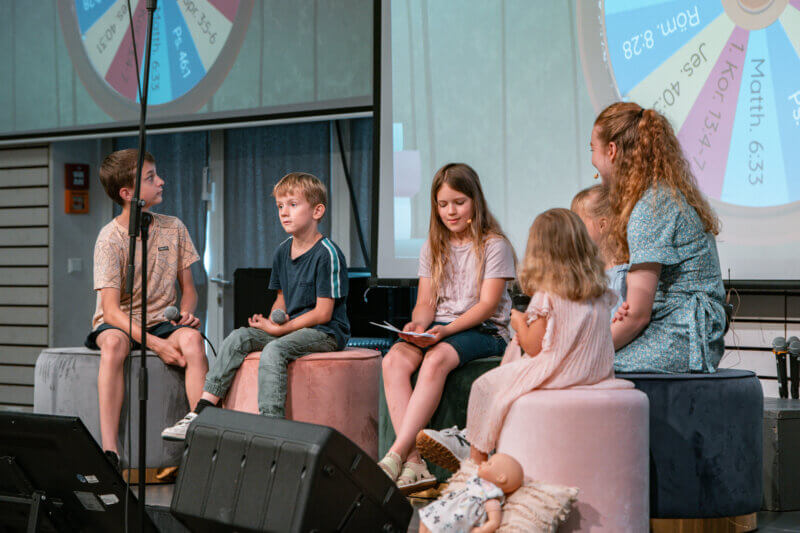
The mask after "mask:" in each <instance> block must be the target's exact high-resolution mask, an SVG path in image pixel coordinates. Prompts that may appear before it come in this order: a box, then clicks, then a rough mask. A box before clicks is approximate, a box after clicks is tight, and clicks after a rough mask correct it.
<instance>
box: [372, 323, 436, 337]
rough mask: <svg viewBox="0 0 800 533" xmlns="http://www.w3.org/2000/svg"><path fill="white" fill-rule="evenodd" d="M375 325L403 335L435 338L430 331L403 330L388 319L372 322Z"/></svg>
mask: <svg viewBox="0 0 800 533" xmlns="http://www.w3.org/2000/svg"><path fill="white" fill-rule="evenodd" d="M370 324H372V325H373V326H378V327H379V328H383V329H388V330H389V331H393V332H395V333H402V334H403V335H411V336H412V337H430V338H431V339H433V338H435V337H436V336H435V335H431V334H430V333H412V332H411V331H402V330H399V329H397V328H396V327H394V326H393V325H391V324H389V323H388V322H387V321H385V320H384V321H383V324H378V323H377V322H370Z"/></svg>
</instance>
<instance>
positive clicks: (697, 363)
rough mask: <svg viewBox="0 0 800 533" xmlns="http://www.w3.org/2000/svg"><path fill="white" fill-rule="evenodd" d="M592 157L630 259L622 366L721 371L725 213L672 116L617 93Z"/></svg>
mask: <svg viewBox="0 0 800 533" xmlns="http://www.w3.org/2000/svg"><path fill="white" fill-rule="evenodd" d="M590 146H591V149H592V164H593V165H594V166H595V167H596V168H597V170H598V171H599V173H600V175H601V177H602V179H603V182H604V183H605V184H606V185H608V186H609V188H610V192H611V205H612V208H613V211H614V219H613V221H612V228H611V240H612V242H613V243H614V244H615V250H616V251H615V254H616V255H617V260H618V261H619V262H626V261H627V262H629V263H630V265H631V268H630V271H629V273H628V278H627V286H628V292H627V300H626V302H625V304H623V306H622V308H621V309H620V311H618V312H617V316H616V318H615V320H614V323H612V325H611V331H612V337H613V339H614V348H615V350H616V356H615V363H614V368H615V370H616V371H617V372H663V373H672V372H714V371H715V370H716V368H717V365H718V364H719V361H720V359H721V358H722V354H723V350H724V339H723V336H724V330H725V308H724V299H725V292H724V287H723V284H722V276H721V273H720V267H719V257H718V255H717V246H716V240H715V235H717V234H718V233H719V221H718V219H717V217H716V214H715V213H714V211H713V210H712V209H711V206H710V205H709V204H708V202H707V201H706V199H705V198H704V197H703V195H702V193H701V192H700V190H699V188H698V186H697V182H696V181H695V179H694V176H692V174H691V171H690V170H689V165H688V163H687V162H686V159H685V157H684V155H683V152H682V150H681V147H680V144H679V143H678V139H677V138H676V136H675V133H674V132H673V130H672V127H671V126H670V124H669V122H668V121H667V119H666V118H665V117H664V116H663V115H661V114H660V113H658V112H656V111H655V110H653V109H642V108H641V107H640V106H639V105H638V104H635V103H622V102H618V103H616V104H612V105H611V106H609V107H607V108H606V109H605V110H604V111H603V112H602V113H600V115H599V116H598V118H597V120H596V121H595V125H594V128H593V130H592V139H591V143H590Z"/></svg>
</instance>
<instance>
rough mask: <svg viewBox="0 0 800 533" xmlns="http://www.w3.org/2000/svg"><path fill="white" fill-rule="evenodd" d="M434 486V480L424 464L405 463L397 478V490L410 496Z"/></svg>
mask: <svg viewBox="0 0 800 533" xmlns="http://www.w3.org/2000/svg"><path fill="white" fill-rule="evenodd" d="M434 486H436V478H435V477H433V475H431V473H430V472H428V467H427V466H425V463H414V462H412V461H406V462H405V463H403V471H402V472H401V473H400V477H398V478H397V488H398V489H400V492H402V493H403V494H412V493H414V492H419V491H422V490H425V489H429V488H431V487H434Z"/></svg>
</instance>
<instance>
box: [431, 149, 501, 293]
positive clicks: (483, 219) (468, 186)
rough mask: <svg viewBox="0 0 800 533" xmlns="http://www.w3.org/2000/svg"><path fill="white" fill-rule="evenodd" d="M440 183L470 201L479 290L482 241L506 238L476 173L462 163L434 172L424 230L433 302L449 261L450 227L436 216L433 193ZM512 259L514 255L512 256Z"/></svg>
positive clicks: (439, 186) (448, 165)
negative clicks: (427, 245) (429, 258)
mask: <svg viewBox="0 0 800 533" xmlns="http://www.w3.org/2000/svg"><path fill="white" fill-rule="evenodd" d="M443 185H447V186H448V187H450V188H451V189H453V190H454V191H458V192H460V193H462V194H465V195H467V196H468V197H469V198H470V200H472V209H473V213H472V222H470V223H469V228H470V230H471V236H472V247H473V250H474V251H475V255H476V256H477V259H478V275H477V280H476V284H477V287H478V291H480V286H481V281H482V280H483V260H484V256H485V251H486V241H487V240H488V239H491V238H499V239H505V240H506V241H508V238H507V237H506V235H505V233H503V229H502V228H501V227H500V223H499V222H498V221H497V219H496V218H495V217H494V215H492V213H491V211H489V207H488V206H487V205H486V198H485V197H484V195H483V189H482V188H481V181H480V178H478V173H477V172H475V170H473V168H472V167H470V166H469V165H467V164H465V163H448V164H446V165H445V166H443V167H442V168H440V169H439V170H437V171H436V175H434V177H433V183H432V184H431V221H430V226H429V229H428V244H429V246H430V251H431V288H432V295H433V302H432V303H433V305H434V306H435V305H436V304H437V303H438V301H439V290H440V288H441V286H442V279H443V278H444V276H445V270H446V268H447V263H448V262H449V260H450V230H449V229H447V226H445V225H444V222H442V219H441V218H439V210H438V203H437V200H436V195H437V194H439V189H441V188H442V186H443ZM515 261H516V258H515Z"/></svg>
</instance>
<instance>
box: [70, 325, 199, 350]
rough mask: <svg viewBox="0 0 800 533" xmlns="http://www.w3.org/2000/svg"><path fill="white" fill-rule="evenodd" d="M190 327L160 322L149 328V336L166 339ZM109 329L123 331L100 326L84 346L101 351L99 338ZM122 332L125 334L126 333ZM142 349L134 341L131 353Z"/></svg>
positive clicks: (88, 337)
mask: <svg viewBox="0 0 800 533" xmlns="http://www.w3.org/2000/svg"><path fill="white" fill-rule="evenodd" d="M188 327H189V326H176V325H175V324H173V323H172V322H169V321H164V322H159V323H158V324H156V325H155V326H151V327H149V328H147V334H148V335H155V336H156V337H159V338H161V339H166V338H167V337H169V336H170V335H172V334H173V333H175V331H177V330H178V329H180V328H188ZM107 329H116V330H119V331H122V330H121V329H119V328H118V327H116V326H112V325H111V324H100V325H99V326H97V329H95V330H94V331H92V332H91V333H89V335H87V336H86V340H85V341H84V342H83V345H84V346H86V347H87V348H89V349H90V350H99V349H100V347H99V346H98V345H97V336H98V335H100V334H101V333H102V332H104V331H105V330H107ZM122 332H123V333H125V332H124V331H122ZM126 336H127V334H126ZM141 349H142V345H141V344H139V343H138V342H136V341H133V347H132V348H131V351H135V350H141Z"/></svg>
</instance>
